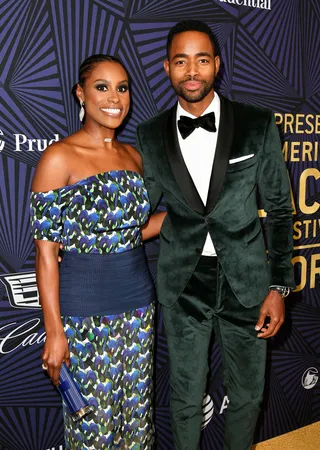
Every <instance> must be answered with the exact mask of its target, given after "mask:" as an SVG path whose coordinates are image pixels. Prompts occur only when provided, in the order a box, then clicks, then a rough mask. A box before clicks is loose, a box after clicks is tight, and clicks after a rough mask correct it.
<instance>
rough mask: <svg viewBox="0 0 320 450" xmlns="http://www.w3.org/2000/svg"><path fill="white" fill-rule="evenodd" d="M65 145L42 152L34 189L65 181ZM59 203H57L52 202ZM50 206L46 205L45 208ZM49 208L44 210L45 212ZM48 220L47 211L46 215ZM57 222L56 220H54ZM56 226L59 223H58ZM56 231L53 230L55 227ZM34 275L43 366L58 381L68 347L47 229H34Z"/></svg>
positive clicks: (54, 244)
mask: <svg viewBox="0 0 320 450" xmlns="http://www.w3.org/2000/svg"><path fill="white" fill-rule="evenodd" d="M67 153H68V152H67V149H66V148H65V146H63V145H62V144H61V143H57V144H54V145H52V146H50V147H48V148H47V150H46V151H45V152H44V153H43V155H42V157H41V159H40V162H39V164H38V166H37V170H36V172H35V176H34V178H33V181H32V191H33V192H47V191H50V190H52V189H57V188H59V187H62V186H65V185H66V184H67V183H68V179H69V172H68V164H67V157H66V154H67ZM39 205H40V203H37V202H35V203H34V204H32V209H33V213H34V216H35V217H40V218H44V217H43V210H44V209H43V210H40V209H39ZM53 206H56V207H59V205H55V204H54V205H53ZM49 208H50V206H49V205H48V210H49ZM48 214H49V212H48V211H47V215H48ZM45 219H46V220H47V219H48V221H49V220H50V219H51V217H50V214H49V215H48V217H45ZM56 226H58V224H56ZM58 227H59V226H58ZM55 231H56V230H55ZM34 237H35V241H34V242H35V247H36V275H37V285H38V290H39V297H40V303H41V306H42V311H43V316H44V326H45V331H46V342H45V344H44V347H43V351H42V360H43V363H44V366H46V367H47V368H48V374H49V376H50V378H51V380H52V382H53V383H54V384H58V383H59V373H60V368H61V364H62V362H63V361H65V362H66V363H67V364H68V365H69V349H68V343H67V339H66V336H65V333H64V330H63V326H62V322H61V317H60V302H59V266H58V252H59V241H58V240H57V238H55V239H52V238H51V235H50V233H48V234H47V235H45V236H43V235H42V234H41V232H40V231H37V232H36V233H35V236H34Z"/></svg>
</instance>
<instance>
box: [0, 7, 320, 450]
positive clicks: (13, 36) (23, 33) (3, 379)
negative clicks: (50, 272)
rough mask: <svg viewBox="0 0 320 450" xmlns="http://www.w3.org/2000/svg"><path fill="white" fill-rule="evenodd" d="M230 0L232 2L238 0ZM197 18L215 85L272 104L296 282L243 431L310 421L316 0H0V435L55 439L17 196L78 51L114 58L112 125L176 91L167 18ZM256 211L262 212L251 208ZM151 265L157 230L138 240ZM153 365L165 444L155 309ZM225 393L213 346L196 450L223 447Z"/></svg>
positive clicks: (30, 447)
mask: <svg viewBox="0 0 320 450" xmlns="http://www.w3.org/2000/svg"><path fill="white" fill-rule="evenodd" d="M238 3H241V4H242V5H238ZM187 18H193V19H194V18H197V19H200V20H204V21H206V22H207V23H208V24H209V26H210V27H211V29H212V30H213V32H214V33H215V35H216V37H217V40H218V44H219V49H220V53H221V59H222V66H221V70H220V73H219V75H218V77H217V80H216V89H217V90H218V91H219V92H220V93H221V94H222V95H224V96H226V97H228V98H229V99H233V100H237V101H240V102H244V103H248V104H254V105H258V106H262V107H267V108H270V109H272V110H273V111H274V112H275V114H276V120H277V123H278V125H279V130H280V133H281V137H282V140H283V154H284V158H285V160H286V163H287V167H288V173H289V176H290V181H291V187H292V202H293V206H294V216H293V218H294V245H295V250H294V255H293V264H294V267H295V275H296V284H297V289H296V291H295V292H294V293H293V294H291V295H290V297H289V298H288V300H287V320H286V323H285V324H284V326H283V327H282V329H281V331H280V333H279V334H278V335H277V336H276V337H275V338H273V339H272V340H270V342H269V352H268V365H267V378H266V394H265V398H264V403H263V410H262V413H261V415H260V418H259V423H258V426H257V430H256V436H255V441H256V442H259V441H262V440H265V439H268V438H271V437H273V436H276V435H279V434H282V433H285V432H287V431H291V430H294V429H297V428H299V427H302V426H305V425H307V424H310V423H313V422H315V421H318V420H320V399H319V389H320V383H319V370H320V361H319V357H318V355H319V350H320V337H319V329H320V282H319V279H320V278H319V274H320V241H319V230H320V189H319V188H320V186H319V183H320V171H319V134H320V113H319V109H320V56H319V55H320V34H319V27H320V0H308V1H305V0H243V1H242V2H236V1H235V0H81V1H78V0H67V1H66V0H0V29H1V45H0V52H1V58H0V60H1V67H0V91H1V96H0V102H1V117H0V364H1V370H0V406H1V412H0V414H1V421H0V448H1V449H2V450H20V449H21V450H47V449H51V450H53V449H55V450H63V430H62V414H61V401H60V397H59V395H58V394H57V392H56V390H55V388H54V387H53V386H52V385H51V383H50V380H49V379H48V378H47V377H46V376H45V374H44V373H43V371H42V369H41V348H42V345H43V342H44V339H45V333H44V329H43V319H42V314H41V309H40V306H39V299H38V293H37V288H36V282H35V273H34V257H35V251H34V246H33V242H32V239H31V236H30V228H29V221H28V215H29V205H28V195H29V191H30V185H31V180H32V176H33V174H34V170H35V167H36V165H37V162H38V160H39V158H40V156H41V153H42V152H43V151H44V149H45V148H46V147H47V146H48V145H49V144H50V143H52V142H55V141H58V140H60V139H61V138H63V137H64V136H66V135H68V134H71V133H73V132H75V131H76V130H77V129H79V126H80V123H79V120H78V109H77V106H76V104H75V102H74V100H73V97H72V95H71V89H72V86H73V85H74V84H75V83H76V82H77V72H78V68H79V65H80V63H81V61H82V60H83V59H85V58H86V57H87V56H89V55H91V54H93V53H110V54H112V55H115V56H117V57H119V58H120V59H121V60H122V61H123V63H124V65H125V66H126V68H127V70H128V72H129V74H130V78H131V84H132V109H131V112H130V114H129V118H128V120H127V121H126V124H125V126H124V127H123V128H122V130H121V132H120V135H119V138H120V139H122V140H124V141H126V142H129V143H132V144H134V139H135V138H134V136H135V129H136V126H137V124H138V123H140V122H141V121H143V120H145V119H147V118H149V117H152V116H154V115H156V114H157V113H158V112H160V111H163V110H165V109H167V108H168V107H170V106H172V105H173V103H174V102H175V95H174V92H173V91H172V88H171V86H170V83H169V80H168V78H167V77H166V75H165V73H164V70H163V60H164V59H165V58H166V50H165V47H166V37H167V34H168V30H169V29H170V28H171V27H172V26H173V25H174V24H175V23H176V22H177V21H179V20H182V19H187ZM260 215H261V217H262V220H264V219H263V218H264V216H265V214H264V211H260ZM147 255H148V260H149V264H150V269H151V272H152V275H153V277H154V278H155V277H156V262H157V255H158V241H157V240H155V241H153V242H151V243H149V244H148V245H147ZM156 320H157V338H156V361H155V362H156V364H155V367H156V368H155V424H156V431H157V436H156V449H157V450H170V449H173V444H172V436H171V423H170V415H169V387H168V386H169V384H168V381H169V368H168V354H167V343H166V336H165V332H164V329H163V323H162V316H161V311H160V310H158V311H157V318H156ZM228 403H229V400H228V396H227V392H226V391H225V390H224V387H223V379H222V362H221V355H220V352H219V348H218V347H217V345H213V347H212V351H211V355H210V377H209V380H208V386H207V390H206V395H205V397H204V402H203V413H204V414H203V433H202V446H201V448H202V450H221V449H222V445H223V444H222V443H223V430H224V421H225V412H226V411H227V409H228Z"/></svg>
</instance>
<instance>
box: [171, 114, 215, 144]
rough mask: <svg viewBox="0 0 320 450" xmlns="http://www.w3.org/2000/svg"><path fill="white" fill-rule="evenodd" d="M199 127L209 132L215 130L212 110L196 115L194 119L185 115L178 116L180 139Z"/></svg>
mask: <svg viewBox="0 0 320 450" xmlns="http://www.w3.org/2000/svg"><path fill="white" fill-rule="evenodd" d="M199 127H201V128H204V129H205V130H207V131H210V132H215V131H217V129H216V119H215V116H214V112H211V113H208V114H205V115H204V116H200V117H197V118H196V119H191V117H187V116H180V119H179V120H178V128H179V131H180V134H181V137H182V139H185V138H187V137H188V136H190V134H191V133H192V132H193V131H194V130H195V128H199Z"/></svg>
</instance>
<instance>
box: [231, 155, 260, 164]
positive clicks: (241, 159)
mask: <svg viewBox="0 0 320 450" xmlns="http://www.w3.org/2000/svg"><path fill="white" fill-rule="evenodd" d="M253 157H254V154H253V153H252V154H251V155H245V156H239V158H234V159H229V164H235V163H238V162H240V161H245V160H246V159H249V158H253Z"/></svg>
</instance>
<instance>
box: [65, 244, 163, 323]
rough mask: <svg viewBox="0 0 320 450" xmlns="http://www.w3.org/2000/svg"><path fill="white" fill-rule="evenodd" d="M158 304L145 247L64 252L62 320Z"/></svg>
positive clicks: (110, 313) (103, 314)
mask: <svg viewBox="0 0 320 450" xmlns="http://www.w3.org/2000/svg"><path fill="white" fill-rule="evenodd" d="M153 301H155V289H154V283H153V280H152V277H151V274H150V272H149V268H148V263H147V259H146V255H145V251H144V247H142V246H141V247H137V248H135V249H133V250H128V251H126V252H121V253H111V254H105V255H100V254H96V253H73V252H64V254H63V260H62V263H61V264H60V310H61V315H62V316H80V317H86V316H106V315H112V314H118V313H122V312H125V311H130V310H133V309H137V308H142V307H144V306H147V305H149V304H150V303H152V302H153Z"/></svg>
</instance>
